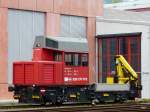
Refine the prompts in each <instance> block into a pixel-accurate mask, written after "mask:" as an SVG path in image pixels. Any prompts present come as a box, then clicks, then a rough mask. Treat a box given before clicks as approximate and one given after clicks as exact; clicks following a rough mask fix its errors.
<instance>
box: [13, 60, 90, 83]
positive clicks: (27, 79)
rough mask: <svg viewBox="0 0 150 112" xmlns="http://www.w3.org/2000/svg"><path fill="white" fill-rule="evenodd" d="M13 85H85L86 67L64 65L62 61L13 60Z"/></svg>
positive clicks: (87, 75) (86, 79)
mask: <svg viewBox="0 0 150 112" xmlns="http://www.w3.org/2000/svg"><path fill="white" fill-rule="evenodd" d="M13 67H14V72H13V78H14V79H13V83H14V85H49V86H50V85H87V84H88V83H89V73H88V67H72V66H65V67H64V65H63V63H62V62H52V61H31V62H15V63H14V65H13Z"/></svg>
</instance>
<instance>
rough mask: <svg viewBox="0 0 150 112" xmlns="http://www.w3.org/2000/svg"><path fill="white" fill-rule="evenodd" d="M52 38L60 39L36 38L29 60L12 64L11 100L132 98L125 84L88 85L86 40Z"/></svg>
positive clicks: (43, 101)
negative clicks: (12, 93) (12, 94)
mask: <svg viewBox="0 0 150 112" xmlns="http://www.w3.org/2000/svg"><path fill="white" fill-rule="evenodd" d="M56 38H58V39H59V38H60V41H59V40H55V38H54V39H52V38H46V37H42V36H38V37H36V39H35V42H34V48H33V59H32V61H20V62H14V63H13V85H14V86H11V87H9V91H13V92H14V98H15V99H18V100H19V102H23V103H39V104H46V103H47V102H48V103H52V104H62V103H66V102H86V103H87V102H95V101H97V102H104V101H108V100H114V101H124V100H127V99H134V98H135V96H136V93H137V89H136V88H135V87H134V86H129V85H128V84H124V85H119V84H111V85H110V84H109V85H107V84H97V83H95V84H92V85H91V84H89V75H90V74H89V68H88V67H89V66H88V64H89V63H88V60H89V59H88V49H87V48H88V46H87V42H86V41H83V40H82V39H77V40H73V39H70V40H69V41H68V40H66V41H64V39H65V38H63V39H62V37H56ZM61 40H63V41H61ZM81 40H82V41H81ZM116 87H117V88H116Z"/></svg>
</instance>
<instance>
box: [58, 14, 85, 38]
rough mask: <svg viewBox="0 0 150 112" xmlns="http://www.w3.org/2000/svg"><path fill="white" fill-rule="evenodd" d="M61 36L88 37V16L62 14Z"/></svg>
mask: <svg viewBox="0 0 150 112" xmlns="http://www.w3.org/2000/svg"><path fill="white" fill-rule="evenodd" d="M60 36H62V37H74V38H86V18H85V17H78V16H67V15H61V33H60Z"/></svg>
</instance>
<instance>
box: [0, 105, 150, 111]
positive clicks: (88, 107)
mask: <svg viewBox="0 0 150 112" xmlns="http://www.w3.org/2000/svg"><path fill="white" fill-rule="evenodd" d="M79 111H80V112H150V103H145V104H144V103H143V104H139V103H138V104H132V103H129V104H106V105H96V106H92V105H78V106H76V105H74V106H72V105H66V106H65V105H64V106H60V107H52V106H42V107H41V106H37V105H35V106H33V105H32V106H29V107H28V106H26V107H25V108H23V106H20V107H17V106H16V108H3V109H0V112H79Z"/></svg>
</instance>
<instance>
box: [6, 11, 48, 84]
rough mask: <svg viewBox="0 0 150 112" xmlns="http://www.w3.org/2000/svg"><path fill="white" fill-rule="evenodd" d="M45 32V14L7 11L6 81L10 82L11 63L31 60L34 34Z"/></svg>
mask: <svg viewBox="0 0 150 112" xmlns="http://www.w3.org/2000/svg"><path fill="white" fill-rule="evenodd" d="M44 33H45V14H44V13H41V12H32V11H23V10H12V9H9V11H8V83H12V68H13V67H12V63H13V62H14V61H19V60H31V59H32V48H33V42H34V39H35V36H39V35H44Z"/></svg>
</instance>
